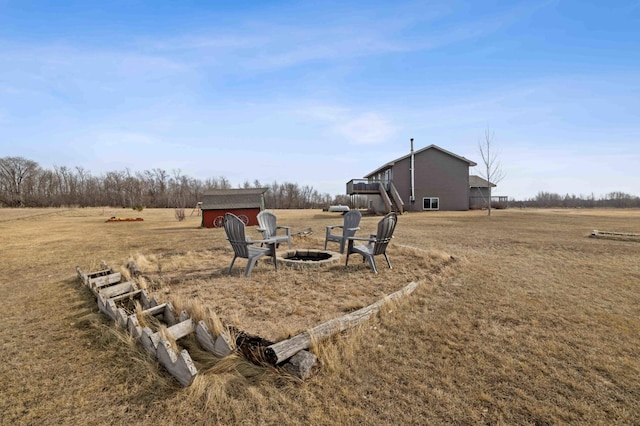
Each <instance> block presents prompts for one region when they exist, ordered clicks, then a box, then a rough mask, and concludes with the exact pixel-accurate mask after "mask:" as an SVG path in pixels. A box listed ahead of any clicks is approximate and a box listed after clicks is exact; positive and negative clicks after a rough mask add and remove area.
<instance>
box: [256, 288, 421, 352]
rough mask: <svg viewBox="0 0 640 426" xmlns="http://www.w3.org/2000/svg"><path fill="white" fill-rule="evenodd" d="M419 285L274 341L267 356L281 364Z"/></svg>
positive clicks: (361, 319) (364, 318) (353, 325)
mask: <svg viewBox="0 0 640 426" xmlns="http://www.w3.org/2000/svg"><path fill="white" fill-rule="evenodd" d="M417 287H418V284H417V283H415V282H411V283H409V284H408V285H407V286H405V287H404V288H402V289H400V290H398V291H396V292H395V293H392V294H390V295H389V296H387V297H385V298H384V299H381V300H379V301H377V302H376V303H374V304H372V305H369V306H366V307H364V308H362V309H358V310H357V311H355V312H352V313H350V314H347V315H344V316H342V317H339V318H334V319H332V320H329V321H327V322H325V323H323V324H320V325H318V326H316V327H314V328H312V329H310V330H308V331H305V332H304V333H301V334H298V335H297V336H295V337H292V338H291V339H287V340H283V341H281V342H278V343H274V344H273V345H271V346H268V347H267V348H266V349H265V357H266V358H267V360H268V361H269V362H271V363H272V364H279V363H281V362H283V361H285V360H287V359H289V358H291V357H292V356H293V355H295V354H296V353H298V352H300V351H301V350H304V349H308V348H309V347H310V346H311V343H312V342H313V341H314V340H316V341H319V340H323V339H326V338H328V337H331V336H332V335H334V334H336V333H339V332H341V331H344V330H346V329H349V328H352V327H355V326H357V325H358V324H361V323H363V322H365V321H367V320H368V319H369V318H371V317H372V316H373V315H375V314H376V313H378V311H380V308H381V307H382V306H384V305H385V304H387V303H388V302H392V301H397V300H399V299H401V298H402V297H404V296H407V295H409V294H411V293H413V292H414V291H415V289H416V288H417Z"/></svg>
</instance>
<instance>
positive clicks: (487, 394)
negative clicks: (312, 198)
mask: <svg viewBox="0 0 640 426" xmlns="http://www.w3.org/2000/svg"><path fill="white" fill-rule="evenodd" d="M123 215H126V214H123V212H122V211H120V210H110V209H71V210H55V209H47V210H34V209H29V210H0V233H1V235H2V236H3V239H2V255H1V257H0V261H1V263H2V268H1V270H0V300H2V301H3V309H2V311H1V312H2V314H1V317H0V320H1V321H0V339H1V340H2V342H3V359H4V362H3V363H0V394H1V395H2V398H0V413H2V416H1V417H0V418H1V420H0V422H1V423H2V424H35V423H38V424H61V423H62V424H69V423H78V424H99V423H110V424H125V423H132V424H157V423H158V421H161V422H162V423H163V424H234V423H249V424H253V423H266V424H274V423H278V424H300V423H316V424H336V423H338V424H357V423H365V424H397V423H411V424H441V423H463V424H476V423H491V424H558V423H580V424H611V423H617V424H633V423H637V419H638V418H640V405H639V403H638V401H639V400H640V361H639V360H638V357H637V348H638V346H639V343H640V303H639V302H640V292H639V291H638V288H637V284H638V282H639V281H640V266H639V263H640V262H638V259H639V258H640V243H639V242H634V241H614V240H599V239H592V238H588V236H589V234H590V232H591V231H592V230H593V229H601V230H609V231H618V232H630V233H638V232H640V212H639V211H638V210H624V211H623V210H505V211H494V212H493V215H492V217H491V218H488V217H486V216H485V214H484V213H483V212H452V213H447V212H430V213H424V214H408V215H403V216H401V217H400V220H399V224H398V228H397V230H396V238H395V239H394V246H393V247H392V249H391V250H392V251H391V252H390V254H391V261H392V262H393V265H394V269H393V270H388V269H386V267H385V266H383V265H380V266H381V267H380V274H379V275H378V276H374V275H373V274H371V272H370V271H369V269H368V268H367V267H366V266H364V265H361V264H360V262H357V261H355V262H353V265H350V267H349V269H348V270H345V269H344V268H343V267H342V266H336V267H331V268H328V269H326V270H316V271H295V272H294V271H288V270H284V269H283V270H280V271H279V272H278V273H275V272H274V271H273V266H272V265H269V264H266V263H261V264H259V265H258V266H256V268H255V269H254V272H253V274H252V276H251V277H250V278H249V279H247V278H244V277H243V276H242V270H243V268H244V265H245V263H243V260H238V261H237V262H236V263H239V264H238V265H237V266H236V268H234V272H233V274H232V276H230V277H229V276H228V275H226V274H225V270H226V268H227V267H228V264H229V262H230V261H231V251H230V249H229V248H228V247H227V244H225V241H224V235H223V234H224V232H223V231H222V230H211V229H199V228H198V224H199V218H196V217H187V218H186V220H184V221H182V222H178V221H176V220H175V218H174V215H173V211H172V210H169V209H167V210H145V211H144V212H143V213H142V214H141V216H143V217H144V218H145V221H144V222H132V223H104V220H105V219H106V218H108V217H111V216H123ZM277 215H278V220H279V222H281V223H282V224H287V225H291V226H292V227H293V228H294V232H295V231H296V230H298V229H304V228H306V227H309V226H311V227H312V228H313V230H314V234H312V235H311V236H309V237H306V239H303V238H299V239H297V240H296V241H295V242H294V245H295V246H296V247H307V246H317V245H318V244H320V242H321V240H322V233H323V230H324V226H325V225H329V224H336V223H339V222H340V217H339V216H337V215H335V214H332V213H321V212H316V211H278V212H277ZM378 219H379V218H374V217H365V218H363V223H362V228H363V230H362V231H361V232H362V233H363V234H365V235H366V234H368V233H369V232H370V231H373V230H374V229H375V224H376V222H377V220H378ZM401 246H408V247H415V248H418V249H422V250H426V253H427V255H425V256H423V252H422V251H416V250H414V249H412V248H405V247H401ZM448 255H454V256H455V257H456V258H457V259H459V261H457V262H455V263H453V264H448V265H445V266H443V265H444V264H443V263H442V260H443V259H446V258H447V256H448ZM416 258H419V260H416ZM130 259H135V260H136V261H137V263H138V265H139V266H140V267H141V269H143V272H144V273H145V274H148V275H149V277H150V278H151V279H150V280H149V282H148V283H147V284H148V287H149V288H150V290H151V291H154V292H158V293H159V294H161V295H162V297H167V298H168V297H173V296H175V297H176V298H182V299H183V300H188V301H191V302H192V303H195V304H196V305H199V306H210V307H211V309H212V310H213V311H214V312H215V313H217V314H218V315H220V317H222V318H223V319H224V320H225V322H227V321H229V322H232V323H236V321H237V323H236V324H239V325H240V326H241V327H242V328H246V329H247V330H246V331H252V332H257V333H258V334H260V335H262V336H263V337H271V338H279V337H283V336H285V335H287V334H292V333H295V332H297V331H299V330H301V329H304V328H305V327H309V326H310V325H315V323H316V322H318V321H322V320H324V319H328V317H333V316H335V315H336V314H338V313H340V312H342V313H345V312H348V311H350V310H353V309H357V308H359V307H360V306H361V305H362V306H364V305H366V304H369V303H371V302H373V301H375V300H377V299H378V298H379V297H380V296H381V295H382V294H387V293H390V292H392V291H395V290H397V289H398V288H400V287H401V286H404V285H405V284H406V283H407V282H409V281H412V280H421V285H420V286H419V288H418V290H416V292H415V293H414V294H412V295H411V296H410V297H409V298H408V299H406V300H403V301H402V302H400V303H399V304H397V305H393V306H388V307H387V308H386V309H385V310H384V311H383V312H382V313H381V315H380V316H379V317H378V318H376V319H375V320H373V321H371V322H369V323H366V324H365V325H363V326H361V327H359V328H358V329H355V330H351V331H350V332H348V333H344V334H342V335H340V336H337V337H336V338H335V339H333V340H331V341H329V342H321V343H319V344H318V345H317V347H316V348H315V349H314V350H315V351H316V352H317V353H318V355H319V358H320V360H319V361H320V362H319V363H320V367H321V368H320V369H319V371H318V373H317V374H316V375H315V376H313V377H312V378H311V379H309V380H308V381H306V382H304V383H299V382H296V381H294V380H292V379H290V378H288V377H286V376H283V375H282V374H281V373H280V372H279V371H276V370H274V369H265V368H258V367H255V366H253V365H251V364H249V363H247V362H246V361H245V360H243V359H242V358H241V357H237V356H232V357H228V358H226V359H224V360H222V361H221V360H218V359H213V358H212V359H207V358H206V357H207V356H206V354H198V353H196V352H197V344H195V343H194V342H190V341H189V339H186V341H185V342H182V341H180V342H178V344H180V345H182V346H187V347H188V349H189V351H190V352H194V354H195V355H194V358H197V359H198V362H199V367H201V374H200V375H199V376H198V378H197V379H196V382H195V383H194V384H193V385H192V386H191V387H189V388H182V387H180V386H179V385H178V384H176V382H175V381H174V380H173V379H172V378H171V376H169V375H167V374H166V373H165V372H164V371H163V370H162V369H161V368H160V367H158V366H157V364H156V363H155V362H154V361H153V359H151V358H150V357H149V356H147V355H146V354H145V353H144V351H143V350H141V349H140V348H139V347H138V346H136V345H135V343H134V342H133V341H132V340H131V339H130V338H128V337H127V336H126V334H124V333H122V332H119V331H117V330H116V329H115V327H113V325H112V324H110V323H108V322H106V321H104V319H103V318H104V317H103V316H102V315H100V314H98V313H97V311H96V304H95V301H94V300H93V298H92V295H91V293H90V292H89V291H88V290H87V289H85V288H84V287H82V286H81V285H80V283H79V280H78V279H77V278H76V277H75V267H76V266H80V267H81V268H82V269H83V270H85V271H90V270H95V269H98V268H99V265H100V262H101V261H106V262H107V263H108V264H109V265H111V266H114V267H120V266H121V265H123V264H126V262H127V261H128V260H130ZM354 260H355V259H354ZM382 262H383V261H382ZM412 265H418V266H417V267H415V266H412ZM160 275H162V278H160ZM234 292H235V295H236V297H233V298H229V294H234ZM310 295H312V296H310ZM240 296H243V297H244V299H242V300H243V302H242V301H238V302H236V303H237V305H232V302H231V300H232V299H233V300H238V299H240ZM224 297H227V298H229V299H228V300H225V301H224V303H222V302H220V300H221V298H224ZM193 301H195V302H193ZM181 303H187V302H181ZM329 307H330V309H329ZM208 313H209V312H207V311H206V309H205V311H204V312H200V313H199V315H202V316H206V315H207V314H208ZM282 313H284V314H285V315H284V316H281V314H282ZM265 315H266V316H269V317H270V320H269V321H266V320H265V319H264V316H265Z"/></svg>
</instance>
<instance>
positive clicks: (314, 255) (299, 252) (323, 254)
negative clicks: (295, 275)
mask: <svg viewBox="0 0 640 426" xmlns="http://www.w3.org/2000/svg"><path fill="white" fill-rule="evenodd" d="M341 257H342V256H341V255H340V253H336V252H334V251H328V250H316V249H291V250H285V251H282V252H279V253H278V255H277V259H278V263H280V264H282V265H285V266H290V267H292V268H296V269H302V268H319V267H324V266H329V265H333V264H336V263H338V262H339V261H340V258H341Z"/></svg>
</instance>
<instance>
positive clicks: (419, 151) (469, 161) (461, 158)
mask: <svg viewBox="0 0 640 426" xmlns="http://www.w3.org/2000/svg"><path fill="white" fill-rule="evenodd" d="M428 149H437V150H438V151H440V152H443V153H445V154H447V155H450V156H452V157H454V158H457V159H459V160H461V161H464V162H466V163H468V164H469V166H470V167H474V166H477V164H476V163H474V162H473V161H471V160H469V159H468V158H464V157H461V156H460V155H456V154H454V153H453V152H451V151H447V150H446V149H444V148H440V147H439V146H438V145H433V144H431V145H429V146H426V147H424V148H421V149H419V150H417V151H414V152H413V155H418V154H420V153H421V152H423V151H426V150H428ZM410 157H411V153H409V154H407V155H404V156H402V157H400V158H396V159H395V160H393V161H389V162H388V163H387V164H385V165H383V166H381V167H378V168H377V169H375V170H374V171H372V172H371V173H369V174H367V175H365V176H364V177H365V178H369V177H371V176H373V175H375V174H377V173H380V172H381V171H383V170H386V169H388V168H391V167H392V166H393V165H394V164H395V163H397V162H399V161H402V160H404V159H407V158H410Z"/></svg>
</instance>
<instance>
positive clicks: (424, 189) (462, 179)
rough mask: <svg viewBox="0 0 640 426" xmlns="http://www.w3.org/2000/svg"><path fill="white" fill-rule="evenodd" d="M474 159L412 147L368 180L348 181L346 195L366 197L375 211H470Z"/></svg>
mask: <svg viewBox="0 0 640 426" xmlns="http://www.w3.org/2000/svg"><path fill="white" fill-rule="evenodd" d="M474 166H476V163H474V162H473V161H471V160H469V159H467V158H464V157H461V156H459V155H456V154H454V153H452V152H449V151H447V150H445V149H443V148H440V147H439V146H437V145H429V146H427V147H425V148H422V149H419V150H417V151H414V150H413V139H411V152H410V153H409V154H407V155H405V156H403V157H400V158H397V159H395V160H393V161H390V162H388V163H386V164H384V165H382V166H381V167H379V168H377V169H375V170H374V171H372V172H371V173H369V174H367V175H366V176H364V178H365V179H354V180H351V181H349V182H348V183H347V194H348V195H352V196H365V197H366V201H367V208H368V209H369V210H373V211H375V212H376V213H386V212H389V211H396V212H398V213H402V212H403V211H423V210H469V196H470V186H469V168H470V167H474Z"/></svg>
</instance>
